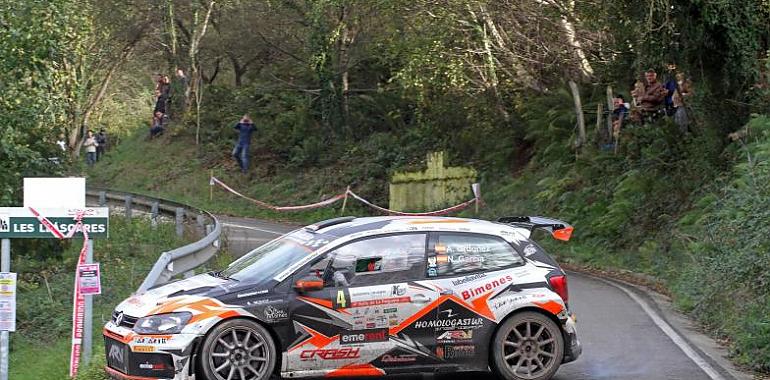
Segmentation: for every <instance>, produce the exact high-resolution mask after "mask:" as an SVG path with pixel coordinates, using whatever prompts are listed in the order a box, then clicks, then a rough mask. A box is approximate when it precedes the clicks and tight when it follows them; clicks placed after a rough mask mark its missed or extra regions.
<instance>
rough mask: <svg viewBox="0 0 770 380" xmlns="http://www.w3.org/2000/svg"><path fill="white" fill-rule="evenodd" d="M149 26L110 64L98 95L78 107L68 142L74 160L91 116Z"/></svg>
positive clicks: (142, 28) (141, 29)
mask: <svg viewBox="0 0 770 380" xmlns="http://www.w3.org/2000/svg"><path fill="white" fill-rule="evenodd" d="M148 26H149V23H145V24H144V25H142V26H141V27H140V28H139V31H138V32H137V33H136V35H135V36H134V38H132V39H131V40H130V41H129V42H128V43H127V44H126V46H124V47H123V49H122V50H121V53H120V55H119V56H118V57H117V58H116V59H114V60H113V61H112V62H111V63H110V66H109V68H108V69H107V73H106V74H105V75H104V78H102V81H101V83H100V85H99V90H98V91H97V92H96V94H95V95H94V96H93V97H92V98H90V99H89V100H88V101H87V103H86V104H85V106H84V107H79V106H78V107H77V111H75V113H79V114H80V117H77V115H76V116H75V117H74V118H73V123H74V125H73V128H72V130H70V135H69V142H68V145H69V147H70V151H71V152H72V153H71V154H72V157H73V158H75V157H77V156H79V155H80V149H81V147H82V146H83V142H84V140H85V136H86V132H87V128H88V122H89V120H90V119H91V115H92V114H93V113H94V111H95V110H96V109H97V107H98V106H99V105H100V104H101V102H102V100H104V96H105V95H106V94H107V89H108V88H109V86H110V82H112V77H113V76H115V72H117V70H118V68H119V67H120V66H121V65H122V64H123V63H125V62H126V61H127V60H128V58H129V57H130V56H131V54H132V53H133V52H134V49H135V48H136V45H137V44H138V43H139V41H141V39H142V37H143V36H144V32H145V31H146V29H147V27H148ZM80 110H82V112H79V111H80Z"/></svg>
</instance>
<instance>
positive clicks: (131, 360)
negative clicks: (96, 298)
mask: <svg viewBox="0 0 770 380" xmlns="http://www.w3.org/2000/svg"><path fill="white" fill-rule="evenodd" d="M103 335H104V351H105V356H106V359H107V366H106V367H105V371H106V372H107V374H108V375H109V376H110V377H111V378H113V379H125V380H145V379H171V380H189V379H194V378H195V377H194V374H193V371H192V368H193V364H192V363H191V362H192V356H193V352H194V350H195V347H196V345H197V343H198V341H199V339H200V336H198V335H194V334H173V335H139V334H137V333H135V332H133V331H132V330H130V329H128V328H125V327H122V326H116V325H115V324H114V323H112V322H108V323H107V325H105V326H104V330H103Z"/></svg>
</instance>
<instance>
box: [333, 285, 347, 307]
mask: <svg viewBox="0 0 770 380" xmlns="http://www.w3.org/2000/svg"><path fill="white" fill-rule="evenodd" d="M329 295H330V296H331V299H332V308H333V309H345V308H348V307H350V304H349V303H348V300H350V292H348V290H347V289H339V290H334V289H332V291H331V294H329Z"/></svg>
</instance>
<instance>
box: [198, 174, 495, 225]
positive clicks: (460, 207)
mask: <svg viewBox="0 0 770 380" xmlns="http://www.w3.org/2000/svg"><path fill="white" fill-rule="evenodd" d="M209 185H210V186H214V185H219V186H221V187H222V188H223V189H225V190H227V191H229V192H231V193H233V194H235V195H237V196H239V197H241V198H244V199H247V200H249V201H251V202H253V203H254V204H256V205H258V206H260V207H263V208H267V209H270V210H275V211H300V210H310V209H314V208H319V207H324V206H329V205H331V204H333V203H335V202H337V201H340V200H343V199H346V198H347V197H348V195H349V196H351V197H353V198H354V199H356V200H357V201H359V202H361V203H363V204H365V205H367V206H369V207H371V208H373V209H375V210H378V211H381V212H384V213H386V214H390V215H403V216H439V215H447V214H449V213H452V212H456V211H460V210H463V209H466V208H468V206H470V205H472V204H474V203H479V204H481V198H480V194H479V193H480V191H479V185H478V184H477V183H474V184H473V186H472V188H473V194H474V197H473V198H472V199H470V200H468V201H465V202H463V203H460V204H458V205H455V206H452V207H447V208H445V209H441V210H436V211H428V212H403V211H396V210H391V209H387V208H385V207H381V206H377V205H376V204H374V203H372V202H369V201H367V200H366V199H364V198H363V197H361V196H360V195H358V194H356V193H354V192H353V191H352V190H350V188H348V189H347V190H345V192H344V193H342V194H339V195H335V196H333V197H331V198H329V199H326V200H324V201H321V202H317V203H313V204H309V205H302V206H274V205H271V204H269V203H266V202H262V201H259V200H256V199H254V198H251V197H248V196H246V195H243V194H241V193H239V192H238V191H236V190H235V189H233V188H232V187H230V186H228V185H227V184H225V183H224V182H222V181H220V180H219V179H217V178H216V177H211V180H210V181H209Z"/></svg>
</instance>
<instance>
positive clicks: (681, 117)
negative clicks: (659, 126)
mask: <svg viewBox="0 0 770 380" xmlns="http://www.w3.org/2000/svg"><path fill="white" fill-rule="evenodd" d="M676 85H677V89H676V91H675V92H674V96H673V97H672V102H673V103H672V104H673V107H674V123H676V125H678V126H679V129H680V130H681V131H682V132H687V127H688V126H689V125H690V119H689V117H688V116H687V109H686V106H687V100H688V98H689V97H690V96H692V82H691V81H690V80H689V79H686V77H685V75H684V73H677V74H676Z"/></svg>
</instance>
